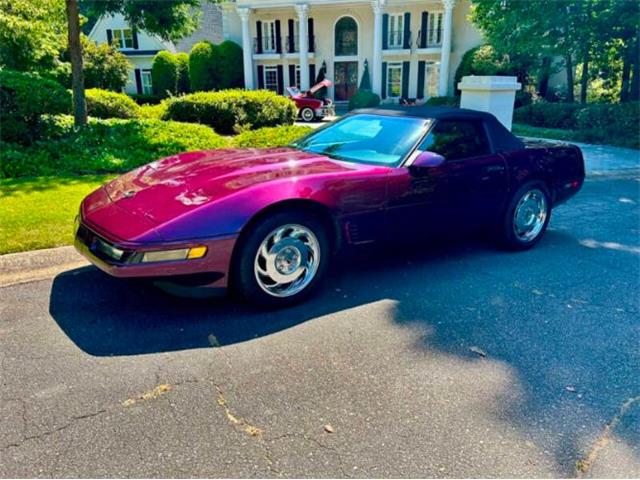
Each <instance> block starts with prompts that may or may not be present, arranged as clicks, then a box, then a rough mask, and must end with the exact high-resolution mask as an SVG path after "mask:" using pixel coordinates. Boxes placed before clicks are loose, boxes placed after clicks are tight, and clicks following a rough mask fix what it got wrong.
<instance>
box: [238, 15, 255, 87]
mask: <svg viewBox="0 0 640 480" xmlns="http://www.w3.org/2000/svg"><path fill="white" fill-rule="evenodd" d="M236 11H237V12H238V15H239V16H240V20H241V22H242V62H243V65H244V88H246V89H247V90H253V58H252V56H253V49H252V48H251V30H250V28H249V15H250V14H251V10H249V9H248V8H238V9H236Z"/></svg>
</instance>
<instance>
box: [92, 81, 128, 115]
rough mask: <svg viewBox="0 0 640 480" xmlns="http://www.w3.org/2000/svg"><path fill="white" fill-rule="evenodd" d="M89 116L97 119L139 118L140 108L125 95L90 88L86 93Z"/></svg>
mask: <svg viewBox="0 0 640 480" xmlns="http://www.w3.org/2000/svg"><path fill="white" fill-rule="evenodd" d="M85 94H86V98H87V114H88V115H89V116H90V117H96V118H137V117H138V116H139V115H140V107H139V106H138V104H137V103H136V102H134V101H133V100H132V99H131V97H129V96H128V95H125V94H124V93H116V92H110V91H108V90H100V89H99V88H90V89H89V90H86V91H85Z"/></svg>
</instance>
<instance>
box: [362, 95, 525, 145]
mask: <svg viewBox="0 0 640 480" xmlns="http://www.w3.org/2000/svg"><path fill="white" fill-rule="evenodd" d="M351 113H352V114H357V113H368V114H371V115H393V116H399V117H418V118H425V119H434V120H444V119H446V120H481V121H483V122H484V124H485V125H486V127H487V133H488V134H489V139H490V140H491V145H492V147H493V151H494V152H506V151H510V150H521V149H523V148H525V145H524V143H523V142H522V140H520V139H519V138H517V137H516V136H515V135H513V134H512V133H511V132H510V131H509V130H507V129H506V128H505V127H504V125H502V124H501V123H500V122H499V121H498V119H497V118H496V117H494V116H493V115H492V114H491V113H487V112H480V111H477V110H469V109H466V108H451V107H425V106H407V105H397V104H393V105H383V106H380V107H378V108H362V109H359V110H354V111H353V112H351Z"/></svg>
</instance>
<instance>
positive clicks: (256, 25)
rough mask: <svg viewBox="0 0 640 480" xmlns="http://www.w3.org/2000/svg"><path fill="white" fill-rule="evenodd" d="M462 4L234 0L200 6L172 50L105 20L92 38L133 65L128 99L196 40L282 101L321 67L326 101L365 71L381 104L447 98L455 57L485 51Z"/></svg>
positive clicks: (438, 0) (463, 0) (447, 0)
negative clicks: (235, 54) (237, 60)
mask: <svg viewBox="0 0 640 480" xmlns="http://www.w3.org/2000/svg"><path fill="white" fill-rule="evenodd" d="M469 7H470V4H469V1H468V0H236V1H228V2H226V3H224V4H223V5H222V7H218V6H216V5H211V4H208V3H206V2H203V5H202V8H203V14H202V23H201V26H200V28H199V30H198V31H197V32H196V33H194V34H193V35H192V36H190V37H189V38H187V39H184V40H182V41H180V42H178V43H177V44H172V43H169V42H164V41H162V40H160V39H158V38H157V37H153V36H150V35H147V34H145V33H143V32H138V33H137V34H136V32H134V31H133V30H131V29H129V28H128V27H127V25H126V23H125V22H124V19H123V18H122V17H121V16H112V17H104V18H102V19H100V20H99V21H98V22H97V23H96V25H95V26H94V28H93V29H92V31H91V33H90V35H89V37H90V38H91V39H92V40H94V41H96V42H98V43H102V42H106V41H111V42H113V43H115V44H116V45H118V46H119V48H120V49H121V51H122V52H123V53H125V54H126V55H127V56H128V57H129V59H130V60H131V61H132V63H133V64H134V67H135V69H134V70H133V71H132V72H131V78H130V81H129V83H128V85H127V88H126V91H127V92H129V93H136V92H139V93H146V92H150V90H151V75H150V69H151V61H152V59H153V56H154V55H155V54H156V53H157V52H158V51H159V50H162V49H166V50H169V51H186V52H188V51H189V49H190V47H191V45H193V43H195V42H196V41H200V40H203V39H208V40H210V41H212V42H214V43H218V42H220V41H221V40H222V39H229V40H232V41H235V42H236V43H238V44H239V45H241V46H242V48H243V56H244V73H245V86H246V88H267V89H271V90H274V91H276V92H280V93H282V92H283V91H284V89H285V87H287V86H289V85H297V86H299V87H301V88H302V89H306V88H309V87H310V86H311V85H312V83H313V81H314V80H315V77H316V73H317V72H318V70H319V69H320V67H321V66H322V64H325V65H326V69H327V77H328V78H330V79H332V80H333V81H334V86H333V87H332V88H330V89H329V95H330V96H331V97H332V98H333V99H334V100H336V101H338V102H340V101H346V100H348V99H349V98H350V97H351V96H352V95H353V94H354V93H355V91H356V89H357V87H358V85H359V82H360V80H361V78H362V74H363V72H364V66H365V62H367V63H368V66H369V72H370V75H371V81H372V86H373V90H374V91H375V92H376V93H379V94H380V95H381V96H382V97H383V98H384V99H386V101H394V100H397V99H398V98H400V97H401V96H404V97H411V98H428V97H431V96H443V95H450V94H452V93H453V88H454V86H453V77H454V74H455V70H456V68H457V67H458V64H459V63H460V60H461V58H462V55H463V54H464V53H465V52H466V51H467V50H469V49H470V48H473V47H474V46H476V45H479V44H480V43H482V38H481V35H480V33H479V31H478V30H476V28H475V27H474V26H473V24H472V23H471V22H470V21H469V20H468V18H467V17H468V14H469Z"/></svg>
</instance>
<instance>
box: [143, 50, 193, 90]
mask: <svg viewBox="0 0 640 480" xmlns="http://www.w3.org/2000/svg"><path fill="white" fill-rule="evenodd" d="M176 62H177V70H176V73H177V75H178V81H177V85H176V89H177V91H178V93H188V92H189V54H187V53H182V52H181V53H176ZM152 80H153V79H152Z"/></svg>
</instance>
